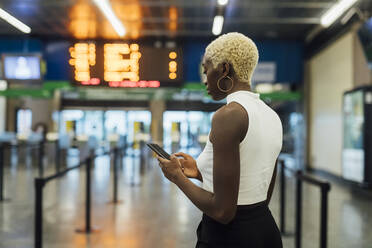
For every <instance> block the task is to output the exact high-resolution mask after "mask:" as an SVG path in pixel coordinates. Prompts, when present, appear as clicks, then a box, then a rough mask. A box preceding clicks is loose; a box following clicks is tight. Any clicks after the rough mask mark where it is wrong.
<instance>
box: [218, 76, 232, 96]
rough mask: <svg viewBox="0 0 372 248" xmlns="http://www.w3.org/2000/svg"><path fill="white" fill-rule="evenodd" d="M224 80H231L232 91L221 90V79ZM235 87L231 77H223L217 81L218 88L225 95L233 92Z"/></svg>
mask: <svg viewBox="0 0 372 248" xmlns="http://www.w3.org/2000/svg"><path fill="white" fill-rule="evenodd" d="M223 78H228V79H230V80H231V87H230V89H228V90H224V89H222V88H221V86H220V82H221V79H223ZM233 87H234V80H233V79H232V78H231V77H229V76H225V77H221V78H220V79H218V81H217V88H218V89H219V90H220V91H222V92H223V93H227V92H229V91H230V90H232V88H233Z"/></svg>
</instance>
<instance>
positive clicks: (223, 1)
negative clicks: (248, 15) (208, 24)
mask: <svg viewBox="0 0 372 248" xmlns="http://www.w3.org/2000/svg"><path fill="white" fill-rule="evenodd" d="M217 2H218V5H221V6H224V5H226V4H227V3H228V2H229V0H218V1H217Z"/></svg>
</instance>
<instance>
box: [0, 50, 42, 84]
mask: <svg viewBox="0 0 372 248" xmlns="http://www.w3.org/2000/svg"><path fill="white" fill-rule="evenodd" d="M3 63H4V76H5V78H6V79H8V80H12V79H13V80H37V79H40V74H41V73H40V58H39V57H38V56H16V55H14V56H13V55H5V56H4V58H3Z"/></svg>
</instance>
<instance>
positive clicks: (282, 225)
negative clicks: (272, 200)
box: [279, 160, 286, 234]
mask: <svg viewBox="0 0 372 248" xmlns="http://www.w3.org/2000/svg"><path fill="white" fill-rule="evenodd" d="M279 163H280V165H281V166H280V231H281V233H282V234H284V233H285V188H286V187H285V183H286V182H285V171H284V170H285V164H284V161H283V160H281V161H279Z"/></svg>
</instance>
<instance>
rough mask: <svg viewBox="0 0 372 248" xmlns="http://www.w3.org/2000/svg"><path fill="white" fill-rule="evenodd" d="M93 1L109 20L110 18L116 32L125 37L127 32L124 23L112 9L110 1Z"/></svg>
mask: <svg viewBox="0 0 372 248" xmlns="http://www.w3.org/2000/svg"><path fill="white" fill-rule="evenodd" d="M93 2H94V3H95V4H96V5H97V7H98V8H99V9H100V10H101V11H102V13H103V14H104V15H105V17H106V18H107V20H109V22H110V23H111V25H112V27H113V28H114V29H115V31H116V33H117V34H118V35H119V36H120V37H123V36H124V35H125V33H126V30H125V27H124V25H123V23H121V21H120V20H119V18H118V17H117V16H116V15H115V13H114V11H113V10H112V7H111V4H110V2H109V1H108V0H93Z"/></svg>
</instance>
